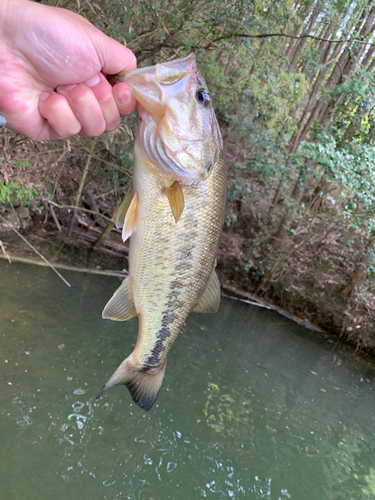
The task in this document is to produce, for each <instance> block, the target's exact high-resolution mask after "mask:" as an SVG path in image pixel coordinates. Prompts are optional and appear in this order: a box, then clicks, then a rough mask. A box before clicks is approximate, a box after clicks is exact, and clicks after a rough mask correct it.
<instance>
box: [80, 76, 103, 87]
mask: <svg viewBox="0 0 375 500" xmlns="http://www.w3.org/2000/svg"><path fill="white" fill-rule="evenodd" d="M99 82H100V75H99V74H98V73H97V74H96V75H94V76H92V77H91V78H89V79H88V80H86V81H85V82H83V84H84V85H86V87H95V85H98V83H99Z"/></svg>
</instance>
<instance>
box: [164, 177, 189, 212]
mask: <svg viewBox="0 0 375 500" xmlns="http://www.w3.org/2000/svg"><path fill="white" fill-rule="evenodd" d="M163 193H165V194H166V195H167V197H168V200H169V205H170V206H171V210H172V214H173V217H174V219H175V221H176V222H177V221H178V219H179V218H180V217H181V214H182V211H183V209H184V206H185V200H184V193H183V192H182V189H181V186H180V183H179V182H178V181H174V183H173V184H172V186H171V187H168V188H164V189H163Z"/></svg>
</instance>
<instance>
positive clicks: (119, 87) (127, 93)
mask: <svg viewBox="0 0 375 500" xmlns="http://www.w3.org/2000/svg"><path fill="white" fill-rule="evenodd" d="M112 91H113V95H114V97H115V100H116V103H117V107H118V110H119V112H120V115H121V116H127V115H130V113H132V112H133V111H134V110H135V105H136V102H135V99H134V96H133V92H132V89H131V87H130V86H129V85H128V84H127V83H117V84H116V85H115V86H114V87H112Z"/></svg>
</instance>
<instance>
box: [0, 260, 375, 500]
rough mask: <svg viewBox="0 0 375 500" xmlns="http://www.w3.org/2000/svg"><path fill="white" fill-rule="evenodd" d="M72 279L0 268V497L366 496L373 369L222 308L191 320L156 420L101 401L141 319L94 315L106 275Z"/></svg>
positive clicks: (305, 335)
mask: <svg viewBox="0 0 375 500" xmlns="http://www.w3.org/2000/svg"><path fill="white" fill-rule="evenodd" d="M15 270H16V271H15ZM68 278H69V281H70V282H71V283H72V285H73V288H72V290H71V291H68V292H67V291H66V290H65V288H64V285H63V284H62V283H61V284H60V282H59V281H58V280H56V279H55V277H54V276H53V275H52V274H51V273H49V271H48V270H42V274H40V269H38V268H36V269H34V268H32V267H28V266H15V265H12V266H11V267H9V266H8V265H7V264H5V263H3V262H0V283H1V287H2V290H1V294H0V313H1V314H0V333H1V335H2V348H1V352H0V381H1V384H2V388H3V389H2V391H1V392H0V428H1V445H2V450H3V453H2V454H1V455H0V471H1V472H0V474H1V475H2V477H1V489H2V497H4V498H10V499H12V500H13V499H15V500H17V499H22V500H23V499H24V498H27V499H28V500H33V499H38V500H47V499H48V500H49V499H51V500H52V499H54V500H55V499H56V498H69V500H76V499H77V500H78V499H79V500H82V498H95V499H96V498H100V499H108V500H113V499H145V500H146V499H147V500H150V499H155V500H161V499H163V500H164V499H180V498H183V499H184V500H185V499H187V500H190V499H192V500H196V499H198V498H218V499H225V498H234V499H241V498H243V499H246V500H248V499H251V500H252V499H254V500H258V499H264V498H267V499H271V500H285V499H293V500H325V499H327V500H328V499H329V500H331V499H332V500H333V499H335V500H336V499H340V498H350V499H361V500H362V499H364V500H367V499H373V498H374V495H375V466H374V461H373V450H374V445H375V436H374V432H373V429H374V419H375V412H374V410H375V403H374V397H373V385H374V369H373V366H372V365H371V364H368V363H366V362H364V361H362V360H359V359H357V358H356V357H355V356H353V355H352V354H350V353H349V352H347V351H345V350H343V351H342V350H340V349H338V347H337V346H336V345H334V344H330V343H327V342H326V341H322V340H320V339H319V338H317V337H315V336H314V335H313V334H312V333H311V332H309V331H306V330H304V329H301V328H300V327H298V326H296V325H294V324H292V323H290V322H289V321H287V320H285V319H283V318H280V317H279V316H278V315H276V314H274V313H271V312H269V311H265V310H261V309H256V308H254V307H251V306H247V305H243V304H239V303H238V302H231V301H229V300H224V301H223V304H222V307H221V309H220V312H219V314H217V315H215V316H210V315H207V316H206V315H192V316H191V317H190V318H189V320H188V322H187V326H186V329H185V331H184V332H183V334H182V335H181V336H180V338H179V339H178V340H177V342H176V344H175V346H174V347H173V349H172V352H171V353H170V356H169V361H168V369H167V373H166V377H165V381H164V384H163V388H162V391H161V394H160V396H159V399H158V401H157V404H156V405H155V408H154V409H153V410H152V412H150V413H148V414H145V413H143V412H142V411H141V410H140V409H139V408H138V407H137V406H135V405H134V404H133V403H132V402H131V398H130V396H129V394H128V392H127V391H126V389H124V388H122V387H119V388H116V389H114V390H113V391H111V392H110V393H108V395H106V396H105V397H104V398H103V399H102V400H101V401H99V402H96V401H95V395H96V393H97V391H98V389H99V388H100V387H101V386H102V384H103V382H104V381H105V380H106V379H107V377H108V375H110V374H111V373H112V371H113V370H114V369H115V368H116V367H117V365H118V364H119V363H120V362H121V360H122V359H124V358H125V356H126V355H127V354H129V353H130V352H131V350H132V349H133V347H132V344H133V343H134V341H135V338H136V335H137V321H136V320H131V321H130V322H127V323H126V324H118V323H111V322H104V321H102V320H101V317H100V314H101V310H102V306H103V304H104V303H105V302H106V300H107V299H108V297H109V296H110V295H111V293H112V290H113V289H114V288H115V285H116V283H115V282H114V280H109V279H105V278H103V277H87V276H85V277H82V276H80V275H75V274H69V276H68ZM29 284H32V289H33V294H30V291H29V290H30V289H29V287H28V285H29ZM4 290H6V293H4Z"/></svg>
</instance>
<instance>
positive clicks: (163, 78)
mask: <svg viewBox="0 0 375 500" xmlns="http://www.w3.org/2000/svg"><path fill="white" fill-rule="evenodd" d="M196 71H197V65H196V62H195V56H194V54H193V53H190V54H189V55H187V56H185V57H181V58H179V59H174V60H173V61H166V62H163V63H158V64H156V65H155V66H146V67H145V68H136V69H130V70H127V71H121V72H120V73H117V75H115V76H114V77H112V78H115V79H117V81H121V82H125V83H128V84H129V85H130V86H133V85H136V84H137V83H139V82H137V81H134V79H135V78H136V80H138V78H139V77H143V78H144V79H145V80H146V81H147V80H148V78H149V77H148V76H147V75H150V76H151V75H152V76H155V80H156V81H157V83H159V84H160V85H172V84H174V83H176V82H178V81H179V80H181V78H183V77H184V76H186V75H189V74H192V73H195V72H196Z"/></svg>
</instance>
